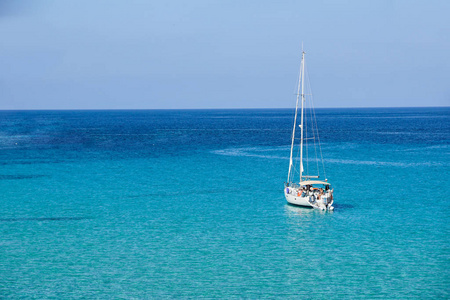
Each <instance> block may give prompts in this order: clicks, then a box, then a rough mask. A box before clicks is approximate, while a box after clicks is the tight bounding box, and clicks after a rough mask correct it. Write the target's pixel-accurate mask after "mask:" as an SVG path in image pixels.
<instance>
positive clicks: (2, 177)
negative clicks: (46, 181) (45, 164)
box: [0, 175, 50, 180]
mask: <svg viewBox="0 0 450 300" xmlns="http://www.w3.org/2000/svg"><path fill="white" fill-rule="evenodd" d="M42 177H50V176H48V175H0V180H18V179H34V178H42Z"/></svg>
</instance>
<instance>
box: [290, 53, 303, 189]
mask: <svg viewBox="0 0 450 300" xmlns="http://www.w3.org/2000/svg"><path fill="white" fill-rule="evenodd" d="M302 51H303V45H302ZM303 54H304V52H303ZM303 54H302V62H301V64H300V71H299V74H300V75H299V76H298V86H297V102H296V103H295V117H294V128H293V129H292V143H291V156H290V158H289V173H288V178H287V182H288V183H289V182H290V181H289V179H290V177H291V168H292V152H293V150H294V140H295V127H296V126H297V111H298V100H299V97H300V85H301V82H302V79H303V78H302V77H303V74H302V70H303V69H304V68H303ZM302 93H303V92H302ZM302 124H303V103H302ZM302 137H303V128H302ZM300 175H301V174H300ZM300 178H301V177H300Z"/></svg>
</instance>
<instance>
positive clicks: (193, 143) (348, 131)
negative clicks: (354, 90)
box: [0, 108, 450, 299]
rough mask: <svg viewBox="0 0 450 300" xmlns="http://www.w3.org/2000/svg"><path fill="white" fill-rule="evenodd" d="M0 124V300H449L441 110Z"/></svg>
mask: <svg viewBox="0 0 450 300" xmlns="http://www.w3.org/2000/svg"><path fill="white" fill-rule="evenodd" d="M317 117H318V122H319V124H318V125H319V130H320V132H321V140H322V141H323V153H324V158H325V164H326V165H325V166H326V168H327V176H328V179H329V181H330V182H332V183H333V186H334V189H335V207H336V209H335V211H334V212H322V211H318V210H313V209H306V208H300V207H293V206H289V205H287V204H286V201H285V199H284V195H283V182H284V181H285V180H286V176H287V172H288V170H287V168H288V156H289V144H290V134H291V133H290V131H291V126H292V120H293V111H292V110H282V109H280V110H198V111H196V110H192V111H191V110H187V111H176V110H174V111H28V112H25V111H9V112H7V111H3V112H0V192H1V194H0V237H1V238H0V298H266V297H267V298H278V297H285V298H296V299H298V298H324V299H330V298H336V299H342V298H381V297H383V298H390V299H394V298H395V299H399V298H433V299H435V298H449V297H450V290H449V286H450V277H449V275H450V271H449V269H450V249H449V242H450V241H449V239H450V238H449V237H450V225H449V224H450V205H449V199H448V187H447V185H446V183H447V181H448V179H449V178H448V175H449V171H450V159H449V158H450V156H449V154H450V109H449V108H420V109H419V108H409V109H406V108H403V109H401V108H397V109H319V110H318V111H317Z"/></svg>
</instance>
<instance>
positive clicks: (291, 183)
mask: <svg viewBox="0 0 450 300" xmlns="http://www.w3.org/2000/svg"><path fill="white" fill-rule="evenodd" d="M305 54H306V53H305V52H304V51H302V61H301V64H300V72H299V73H300V75H299V80H298V85H297V102H296V105H295V115H294V128H293V130H292V141H291V152H290V158H289V172H288V177H287V182H286V183H285V187H284V195H285V197H286V200H287V202H288V203H290V204H293V205H299V206H306V207H313V208H317V209H321V210H333V209H334V207H333V189H332V188H331V184H330V183H329V182H328V179H327V178H326V173H325V164H324V161H323V156H322V148H321V145H320V138H319V131H318V129H317V120H316V114H315V111H314V103H313V98H312V93H311V92H310V90H311V87H310V85H309V80H308V85H307V88H308V89H309V93H308V94H305V79H307V76H305ZM299 102H301V103H300V104H301V105H300V118H298V110H299ZM298 119H300V124H298ZM297 127H298V128H299V129H300V130H296V129H297ZM298 131H300V132H298ZM299 135H300V136H299ZM296 141H299V143H298V144H297V143H296ZM294 151H295V152H297V154H298V155H296V158H294V157H293V155H294ZM319 155H320V159H319ZM319 161H321V162H322V164H321V165H320V164H319Z"/></svg>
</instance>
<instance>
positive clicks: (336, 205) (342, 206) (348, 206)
mask: <svg viewBox="0 0 450 300" xmlns="http://www.w3.org/2000/svg"><path fill="white" fill-rule="evenodd" d="M333 206H334V208H335V209H351V208H355V206H354V205H351V204H345V203H344V204H342V203H333Z"/></svg>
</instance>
